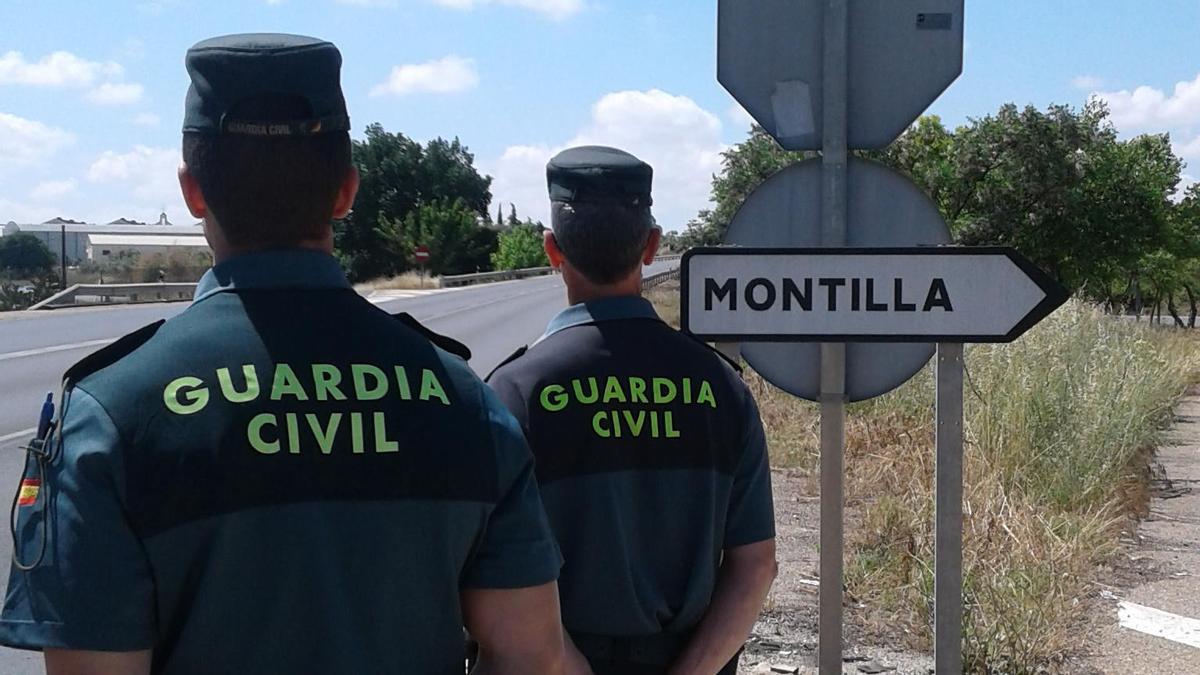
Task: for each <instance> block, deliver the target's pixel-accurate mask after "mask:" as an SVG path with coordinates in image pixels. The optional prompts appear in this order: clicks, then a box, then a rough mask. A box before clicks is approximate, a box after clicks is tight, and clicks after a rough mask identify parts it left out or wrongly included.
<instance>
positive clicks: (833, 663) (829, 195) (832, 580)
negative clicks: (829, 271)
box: [818, 0, 849, 675]
mask: <svg viewBox="0 0 1200 675" xmlns="http://www.w3.org/2000/svg"><path fill="white" fill-rule="evenodd" d="M847 3H848V0H827V1H826V3H825V17H824V23H825V25H824V31H825V49H824V63H823V65H822V69H823V70H822V82H821V87H822V91H823V92H824V105H823V107H824V110H822V117H823V127H824V131H823V134H824V138H823V139H822V153H821V156H822V163H823V166H822V189H821V240H822V241H821V243H822V245H824V246H831V247H840V246H845V245H846V208H847V203H846V173H847V169H846V162H847V159H846V156H847V145H848V143H847V120H846V116H847V105H846V98H847V93H848V89H849V59H848V58H847V48H848V42H849V9H848V6H847ZM820 394H821V589H820V590H821V592H820V622H819V626H820V633H819V636H818V641H819V656H818V665H819V666H820V668H819V670H820V672H821V675H838V674H839V673H841V672H842V565H843V560H842V553H843V541H842V538H843V537H842V524H843V520H842V516H843V514H842V481H843V476H842V465H843V459H844V458H843V455H844V451H845V447H846V345H845V343H824V344H822V345H821V392H820Z"/></svg>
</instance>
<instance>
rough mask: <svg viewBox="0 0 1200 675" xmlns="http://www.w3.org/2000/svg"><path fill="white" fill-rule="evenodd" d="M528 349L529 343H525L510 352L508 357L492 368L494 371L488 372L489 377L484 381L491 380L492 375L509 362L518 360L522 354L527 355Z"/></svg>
mask: <svg viewBox="0 0 1200 675" xmlns="http://www.w3.org/2000/svg"><path fill="white" fill-rule="evenodd" d="M527 351H529V345H524V346H522V347H521V348H520V349H518V350H517V351H515V352H513V353H511V354H509V355H508V358H506V359H504V360H503V361H501V362H500V365H498V366H496V367H495V368H492V372H490V373H488V375H487V377H485V378H483V381H484V382H487V381H489V380H491V379H492V376H493V375H495V374H496V371H497V370H500V369H501V368H503V367H504V366H507V365H508V364H510V363H512V362H513V361H516V360H517V359H519V358H521V357H522V356H525V352H527Z"/></svg>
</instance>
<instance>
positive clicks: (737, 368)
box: [679, 331, 745, 375]
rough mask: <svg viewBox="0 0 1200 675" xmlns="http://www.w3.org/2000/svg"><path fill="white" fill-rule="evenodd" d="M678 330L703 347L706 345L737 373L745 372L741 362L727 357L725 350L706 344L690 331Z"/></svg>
mask: <svg viewBox="0 0 1200 675" xmlns="http://www.w3.org/2000/svg"><path fill="white" fill-rule="evenodd" d="M679 332H680V333H683V334H684V335H686V336H688V337H690V338H691V339H693V340H695V341H696V342H699V343H700V344H702V345H704V346H705V347H706V348H707V349H708V350H709V351H711V352H712V353H714V354H716V355H717V356H719V357H721V360H722V361H724V362H725V363H728V364H729V367H731V368H733V369H734V370H735V371H736V372H737V374H738V375H743V374H745V373H744V371H743V369H742V364H740V363H738V362H737V361H735V360H733V359H731V358H729V355H727V354H726V353H725V352H723V351H721V350H720V349H717V348H716V347H714V346H712V345H710V344H708V343H707V342H705V341H704V340H701V339H700V338H698V337H696V336H695V335H692V334H691V333H688V332H687V331H679Z"/></svg>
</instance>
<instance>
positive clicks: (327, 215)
mask: <svg viewBox="0 0 1200 675" xmlns="http://www.w3.org/2000/svg"><path fill="white" fill-rule="evenodd" d="M271 103H272V104H273V105H272V106H271V108H272V110H273V111H276V110H278V105H277V104H278V102H277V101H273V102H271ZM254 107H255V106H250V110H249V111H248V112H249V118H250V119H255V118H256V115H255V112H257V111H255V110H254V109H253V108H254ZM183 161H184V163H186V164H187V166H188V170H189V171H190V172H191V173H192V175H193V176H195V178H196V182H197V183H198V184H199V185H200V191H201V192H202V193H203V194H204V200H205V202H207V204H208V208H209V210H210V211H211V212H212V214H213V217H214V218H215V219H216V221H217V223H219V224H220V226H221V231H222V232H223V233H224V235H225V238H226V239H228V240H229V242H230V243H231V244H235V245H242V246H246V245H250V246H288V245H292V244H295V243H297V242H300V241H304V240H306V239H316V238H319V237H321V236H323V235H324V234H325V228H327V227H328V226H329V225H330V223H331V222H332V220H333V207H334V203H335V202H336V201H337V194H338V189H339V188H340V187H341V185H342V182H343V181H344V180H345V179H346V175H347V174H348V173H349V172H350V171H351V166H352V164H351V145H350V135H349V134H348V133H347V132H344V131H336V132H330V133H323V134H315V135H312V136H289V137H282V138H262V137H256V136H242V135H219V136H214V135H208V134H198V133H185V134H184V135H183Z"/></svg>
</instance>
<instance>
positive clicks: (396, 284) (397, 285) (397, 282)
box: [354, 272, 438, 293]
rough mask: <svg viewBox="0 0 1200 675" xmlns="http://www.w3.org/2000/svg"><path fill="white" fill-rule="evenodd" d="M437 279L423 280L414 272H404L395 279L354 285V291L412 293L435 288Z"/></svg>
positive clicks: (426, 278) (428, 277)
mask: <svg viewBox="0 0 1200 675" xmlns="http://www.w3.org/2000/svg"><path fill="white" fill-rule="evenodd" d="M437 287H438V277H431V276H429V275H425V277H424V278H422V277H421V275H420V274H418V273H416V272H405V273H404V274H401V275H400V276H397V277H388V278H386V279H374V280H372V281H364V282H362V283H360V284H355V285H354V290H356V291H358V292H359V293H365V292H369V291H412V290H417V289H421V288H437Z"/></svg>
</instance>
